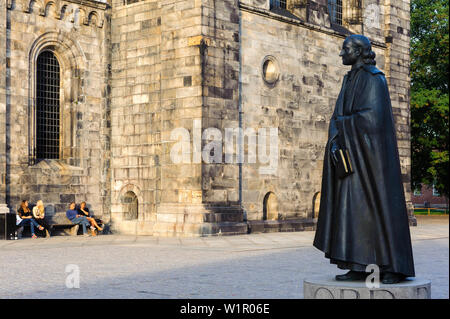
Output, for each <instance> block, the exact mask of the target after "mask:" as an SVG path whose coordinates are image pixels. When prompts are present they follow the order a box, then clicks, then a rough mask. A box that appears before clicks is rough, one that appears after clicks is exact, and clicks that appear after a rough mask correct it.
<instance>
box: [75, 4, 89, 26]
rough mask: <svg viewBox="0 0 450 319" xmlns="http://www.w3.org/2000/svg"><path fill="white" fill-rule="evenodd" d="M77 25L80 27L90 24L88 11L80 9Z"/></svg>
mask: <svg viewBox="0 0 450 319" xmlns="http://www.w3.org/2000/svg"><path fill="white" fill-rule="evenodd" d="M76 24H78V25H82V24H84V25H88V24H89V21H88V19H87V16H86V10H84V9H83V8H78V13H77V21H76Z"/></svg>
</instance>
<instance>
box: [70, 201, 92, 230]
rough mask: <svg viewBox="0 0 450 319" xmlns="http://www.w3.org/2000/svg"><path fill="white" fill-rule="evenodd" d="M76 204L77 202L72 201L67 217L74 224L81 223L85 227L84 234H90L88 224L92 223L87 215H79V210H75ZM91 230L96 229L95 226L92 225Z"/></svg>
mask: <svg viewBox="0 0 450 319" xmlns="http://www.w3.org/2000/svg"><path fill="white" fill-rule="evenodd" d="M75 208H76V204H75V202H72V203H70V206H69V210H68V211H67V212H66V216H67V218H68V219H69V220H70V221H71V222H72V223H74V224H78V225H81V226H82V227H83V236H85V237H86V236H89V235H88V233H87V228H86V227H87V226H90V225H91V223H89V221H88V220H87V218H86V216H84V215H83V216H82V215H79V214H78V212H77V211H76V210H75ZM90 227H91V230H92V231H94V230H95V227H94V226H90Z"/></svg>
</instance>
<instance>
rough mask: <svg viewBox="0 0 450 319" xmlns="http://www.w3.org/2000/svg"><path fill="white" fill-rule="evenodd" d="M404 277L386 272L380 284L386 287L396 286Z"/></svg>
mask: <svg viewBox="0 0 450 319" xmlns="http://www.w3.org/2000/svg"><path fill="white" fill-rule="evenodd" d="M405 278H406V277H405V276H404V275H401V274H396V273H393V272H386V273H384V274H383V279H382V280H381V282H382V283H383V284H386V285H393V284H398V283H399V282H401V281H403V280H405Z"/></svg>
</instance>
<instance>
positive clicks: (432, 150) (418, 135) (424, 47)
mask: <svg viewBox="0 0 450 319" xmlns="http://www.w3.org/2000/svg"><path fill="white" fill-rule="evenodd" d="M448 10H449V3H448V0H412V2H411V70H410V71H411V151H412V174H411V175H412V176H411V177H412V187H413V189H418V188H419V189H420V186H421V185H422V184H425V185H430V186H431V185H433V184H434V185H435V187H436V189H437V190H438V191H439V193H440V194H443V195H444V194H445V195H446V196H447V197H448V194H449V183H448V178H449V176H448V169H449V156H448V138H449V123H448V108H449V93H448V76H449V63H448V62H449V61H448V60H449V48H448V45H449V41H448V37H449V35H448V32H449V29H448Z"/></svg>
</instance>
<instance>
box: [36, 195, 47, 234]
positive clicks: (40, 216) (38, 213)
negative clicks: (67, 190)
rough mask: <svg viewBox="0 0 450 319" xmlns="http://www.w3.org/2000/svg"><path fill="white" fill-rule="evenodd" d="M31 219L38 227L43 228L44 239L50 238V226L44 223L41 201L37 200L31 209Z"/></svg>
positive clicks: (43, 209)
mask: <svg viewBox="0 0 450 319" xmlns="http://www.w3.org/2000/svg"><path fill="white" fill-rule="evenodd" d="M33 217H34V220H35V221H36V222H37V223H38V224H39V225H41V226H42V227H44V229H45V237H47V238H48V237H50V226H49V225H48V224H47V222H46V221H45V208H44V203H43V202H42V200H38V201H37V203H36V206H34V207H33Z"/></svg>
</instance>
